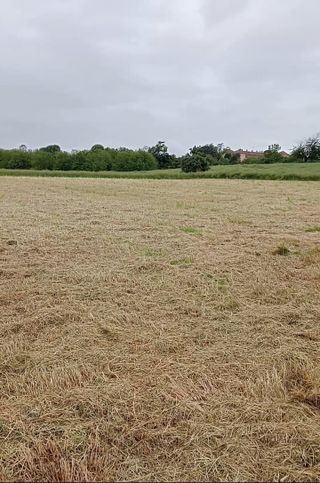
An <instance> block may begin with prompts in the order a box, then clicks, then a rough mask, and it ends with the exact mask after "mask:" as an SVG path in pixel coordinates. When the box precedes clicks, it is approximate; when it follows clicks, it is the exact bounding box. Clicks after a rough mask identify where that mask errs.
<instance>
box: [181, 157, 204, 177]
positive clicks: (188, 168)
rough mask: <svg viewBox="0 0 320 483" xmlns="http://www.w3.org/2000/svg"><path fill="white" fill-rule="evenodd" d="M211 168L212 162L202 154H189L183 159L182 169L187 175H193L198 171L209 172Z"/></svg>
mask: <svg viewBox="0 0 320 483" xmlns="http://www.w3.org/2000/svg"><path fill="white" fill-rule="evenodd" d="M209 167H210V160H209V158H208V156H201V155H200V154H193V155H190V154H187V155H186V156H184V158H182V162H181V169H182V171H184V172H185V173H192V172H196V171H208V169H209Z"/></svg>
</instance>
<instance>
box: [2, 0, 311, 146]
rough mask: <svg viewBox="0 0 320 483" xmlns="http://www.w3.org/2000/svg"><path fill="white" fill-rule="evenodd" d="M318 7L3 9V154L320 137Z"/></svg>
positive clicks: (176, 0)
mask: <svg viewBox="0 0 320 483" xmlns="http://www.w3.org/2000/svg"><path fill="white" fill-rule="evenodd" d="M319 19H320V0H50V1H49V0H48V1H47V0H0V58H1V63H0V146H1V147H16V146H19V145H20V144H21V143H24V144H27V145H28V146H29V147H38V146H43V145H46V144H52V143H56V144H59V145H61V146H62V147H63V148H64V149H71V148H85V147H90V146H91V145H92V144H94V143H97V142H99V143H102V144H104V145H108V146H129V147H134V148H137V147H142V146H144V145H152V144H154V143H156V142H157V140H159V139H161V140H165V141H166V142H167V144H168V145H169V148H170V150H171V151H173V152H176V153H182V152H184V151H186V150H187V149H188V148H189V147H190V146H192V145H194V144H204V143H211V142H213V143H218V142H224V143H225V144H226V145H229V146H231V147H232V148H240V147H242V148H255V149H259V148H265V147H266V146H267V145H268V144H269V143H273V142H278V143H280V144H281V145H282V147H283V148H285V149H288V148H291V146H292V145H293V144H295V143H296V142H297V141H299V140H300V139H301V138H304V137H305V136H308V135H312V134H314V133H317V132H318V131H320V95H319V88H320V28H319Z"/></svg>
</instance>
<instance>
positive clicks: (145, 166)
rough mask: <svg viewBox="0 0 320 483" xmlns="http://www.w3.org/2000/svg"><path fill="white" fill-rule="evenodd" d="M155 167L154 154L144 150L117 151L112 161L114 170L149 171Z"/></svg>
mask: <svg viewBox="0 0 320 483" xmlns="http://www.w3.org/2000/svg"><path fill="white" fill-rule="evenodd" d="M156 168H157V162H156V160H155V158H154V156H153V155H152V154H150V153H146V152H145V151H118V152H117V153H116V156H115V157H114V159H113V161H112V169H113V170H114V171H149V170H151V169H156Z"/></svg>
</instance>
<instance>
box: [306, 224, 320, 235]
mask: <svg viewBox="0 0 320 483" xmlns="http://www.w3.org/2000/svg"><path fill="white" fill-rule="evenodd" d="M305 231H306V233H319V232H320V226H319V225H317V226H310V227H309V228H307V229H306V230H305Z"/></svg>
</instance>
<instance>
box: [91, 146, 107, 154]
mask: <svg viewBox="0 0 320 483" xmlns="http://www.w3.org/2000/svg"><path fill="white" fill-rule="evenodd" d="M103 150H104V147H103V146H102V144H94V145H93V146H92V148H91V149H90V151H92V152H93V153H94V152H95V151H103Z"/></svg>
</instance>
